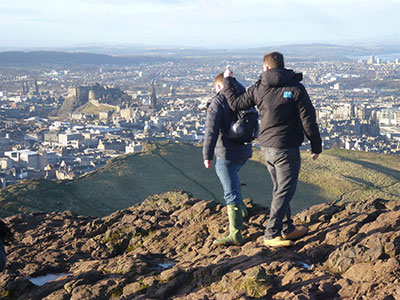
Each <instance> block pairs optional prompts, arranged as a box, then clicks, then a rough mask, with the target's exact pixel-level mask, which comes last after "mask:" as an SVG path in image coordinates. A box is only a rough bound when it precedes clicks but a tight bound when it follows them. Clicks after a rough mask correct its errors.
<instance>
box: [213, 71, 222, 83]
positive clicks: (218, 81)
mask: <svg viewBox="0 0 400 300" xmlns="http://www.w3.org/2000/svg"><path fill="white" fill-rule="evenodd" d="M217 83H220V84H221V85H223V84H224V72H221V73H219V74H218V75H217V76H215V79H214V85H217Z"/></svg>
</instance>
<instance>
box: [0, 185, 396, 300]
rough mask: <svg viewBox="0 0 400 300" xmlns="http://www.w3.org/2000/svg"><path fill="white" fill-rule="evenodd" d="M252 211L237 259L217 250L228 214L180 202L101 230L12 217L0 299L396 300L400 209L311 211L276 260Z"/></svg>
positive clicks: (156, 205)
mask: <svg viewBox="0 0 400 300" xmlns="http://www.w3.org/2000/svg"><path fill="white" fill-rule="evenodd" d="M247 205H248V207H249V213H250V216H249V218H248V219H247V220H246V222H245V226H246V228H245V230H244V237H246V238H247V242H246V244H245V245H243V246H242V247H239V246H231V247H220V248H217V247H215V246H213V244H212V241H213V239H214V238H217V237H221V236H224V233H225V232H226V231H227V226H228V222H227V216H226V208H225V207H222V206H221V205H220V204H218V203H216V202H213V201H202V200H198V199H194V198H192V197H191V195H189V194H187V193H185V192H181V191H178V192H170V193H165V194H161V195H156V196H153V197H150V198H148V199H147V200H146V201H144V202H143V203H142V204H141V205H136V206H133V207H131V208H128V209H125V210H121V211H117V212H115V213H113V214H112V215H110V216H107V217H104V218H101V219H99V218H93V217H84V216H76V215H73V214H72V213H70V212H68V211H66V212H63V213H51V214H48V213H33V214H30V215H17V216H13V217H9V218H7V219H6V220H5V221H6V222H7V223H8V224H9V225H10V226H11V227H12V229H13V231H14V234H15V241H14V243H13V244H12V245H11V246H10V247H8V248H7V251H8V253H9V255H8V263H7V269H6V270H5V271H4V272H3V273H2V274H1V276H0V289H1V299H52V300H61V299H79V300H84V299H90V300H93V299H137V300H139V299H182V300H183V299H257V298H260V299H297V300H300V299H305V300H306V299H374V300H379V299H385V300H390V299H400V264H399V261H400V230H399V229H400V202H395V201H385V200H381V199H375V200H367V201H363V202H357V203H347V204H345V203H337V204H321V205H317V206H314V207H311V208H310V209H308V210H307V211H303V212H301V213H299V214H297V215H296V216H295V217H294V218H295V220H296V222H297V223H301V224H304V225H306V226H308V227H309V229H310V231H309V234H308V235H307V237H305V238H303V239H301V240H299V241H297V242H296V244H295V245H294V246H293V247H291V248H288V249H279V250H277V249H268V248H266V247H264V246H263V245H262V242H263V236H262V235H263V228H264V225H265V223H266V221H267V219H268V211H267V210H265V209H262V208H260V207H255V206H254V205H253V204H252V203H251V201H250V200H247ZM60 273H63V274H64V275H63V276H61V277H59V278H57V279H56V280H53V281H49V282H47V283H45V284H44V285H42V286H37V285H35V284H33V283H32V282H31V281H30V280H29V279H30V278H36V277H39V276H43V275H46V274H60Z"/></svg>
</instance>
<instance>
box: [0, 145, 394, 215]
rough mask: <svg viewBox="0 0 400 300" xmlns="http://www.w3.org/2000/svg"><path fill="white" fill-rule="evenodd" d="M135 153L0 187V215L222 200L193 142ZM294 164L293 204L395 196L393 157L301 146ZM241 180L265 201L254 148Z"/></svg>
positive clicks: (246, 192) (266, 190)
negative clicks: (155, 198)
mask: <svg viewBox="0 0 400 300" xmlns="http://www.w3.org/2000/svg"><path fill="white" fill-rule="evenodd" d="M147 148H148V149H147V150H146V151H145V152H143V153H136V154H130V155H123V156H120V157H117V158H114V159H112V160H110V161H109V163H108V164H107V165H106V166H105V167H104V168H102V169H99V170H98V171H96V172H93V173H90V174H87V175H85V176H83V177H81V178H79V179H77V180H73V181H59V182H51V181H47V180H34V181H26V182H24V183H21V184H18V185H15V186H11V187H7V188H4V189H1V190H0V215H2V216H5V215H10V214H16V213H19V212H30V211H37V210H45V211H60V210H65V209H70V210H72V211H74V212H76V213H79V214H86V215H98V216H102V215H106V214H109V213H110V212H112V211H115V210H118V209H122V208H125V207H128V206H131V205H133V204H135V203H139V202H141V201H143V200H144V199H145V198H146V197H147V196H149V195H153V194H157V193H161V192H165V191H170V190H175V189H183V190H186V191H189V192H191V193H193V195H194V196H195V197H198V198H201V199H216V200H218V201H220V202H223V198H222V194H223V192H222V188H221V186H220V183H219V181H218V178H217V177H216V175H215V171H214V169H205V168H204V167H203V164H202V155H201V147H196V146H192V145H186V144H156V145H149V146H148V147H147ZM302 158H303V161H302V171H301V174H300V182H299V185H298V189H297V193H296V196H295V199H294V200H293V202H292V207H293V211H299V210H301V209H304V208H306V207H309V206H311V205H313V204H316V203H321V202H325V201H337V200H342V199H343V200H350V201H353V200H354V201H356V200H360V199H367V198H377V197H381V198H385V199H399V200H400V192H399V191H400V183H399V182H400V158H399V157H398V156H385V155H378V154H371V153H364V152H354V151H343V150H330V151H326V152H324V153H323V154H322V155H321V156H320V158H319V159H318V160H317V161H312V159H311V155H310V153H307V152H304V153H302ZM240 178H241V181H242V182H243V183H246V184H247V185H246V186H245V187H243V189H242V191H243V196H244V197H251V198H253V200H254V201H255V202H256V203H258V204H262V205H265V206H269V205H270V200H271V199H270V194H271V188H272V185H271V180H270V179H269V174H268V172H267V170H266V168H265V166H264V165H263V163H262V158H261V153H260V152H259V151H257V150H256V151H255V153H254V157H253V159H252V160H251V161H249V162H248V163H246V165H245V166H244V167H243V169H242V170H241V171H240Z"/></svg>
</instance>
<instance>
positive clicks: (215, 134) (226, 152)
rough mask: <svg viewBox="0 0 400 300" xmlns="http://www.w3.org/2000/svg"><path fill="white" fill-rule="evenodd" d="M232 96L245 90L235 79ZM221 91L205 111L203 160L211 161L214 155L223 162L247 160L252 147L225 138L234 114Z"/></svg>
mask: <svg viewBox="0 0 400 300" xmlns="http://www.w3.org/2000/svg"><path fill="white" fill-rule="evenodd" d="M232 87H233V94H235V95H240V94H243V93H244V91H245V89H244V87H243V86H241V85H240V84H239V83H238V82H237V81H236V80H235V79H233V80H232ZM224 94H225V89H222V90H221V91H220V92H219V93H218V94H217V95H216V96H214V97H213V98H212V99H211V103H210V105H209V107H208V109H207V117H206V131H205V135H204V145H203V159H204V160H212V159H213V157H214V152H215V155H216V156H217V157H218V158H221V159H224V160H242V159H248V158H250V157H251V155H252V148H251V147H252V146H251V144H249V145H239V144H237V143H235V142H233V141H232V140H230V139H229V138H227V137H226V132H228V130H229V127H230V125H231V122H232V120H233V118H235V116H236V113H235V112H233V111H232V110H231V109H230V107H229V105H228V103H227V102H226V98H225V96H224Z"/></svg>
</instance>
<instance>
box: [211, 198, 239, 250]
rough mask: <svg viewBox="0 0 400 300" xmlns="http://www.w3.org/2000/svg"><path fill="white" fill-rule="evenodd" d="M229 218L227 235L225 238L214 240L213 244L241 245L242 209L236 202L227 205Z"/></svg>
mask: <svg viewBox="0 0 400 300" xmlns="http://www.w3.org/2000/svg"><path fill="white" fill-rule="evenodd" d="M227 209H228V218H229V235H228V236H227V237H226V238H223V239H220V240H215V241H214V245H218V246H219V245H224V246H229V245H243V238H242V233H241V232H240V231H241V230H242V227H243V215H242V209H241V207H240V205H238V204H230V205H227Z"/></svg>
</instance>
